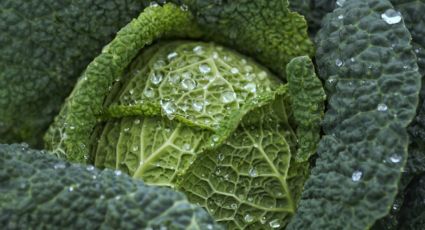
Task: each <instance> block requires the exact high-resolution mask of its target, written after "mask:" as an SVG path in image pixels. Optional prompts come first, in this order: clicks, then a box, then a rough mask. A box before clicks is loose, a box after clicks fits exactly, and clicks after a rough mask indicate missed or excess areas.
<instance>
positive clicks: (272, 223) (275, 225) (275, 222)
mask: <svg viewBox="0 0 425 230" xmlns="http://www.w3.org/2000/svg"><path fill="white" fill-rule="evenodd" d="M269 226H270V227H271V228H279V227H280V223H279V220H278V219H274V220H272V221H270V222H269Z"/></svg>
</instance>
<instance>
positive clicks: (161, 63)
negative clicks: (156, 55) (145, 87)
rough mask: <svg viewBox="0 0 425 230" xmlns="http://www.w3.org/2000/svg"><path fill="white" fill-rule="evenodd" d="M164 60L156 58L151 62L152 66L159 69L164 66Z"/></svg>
mask: <svg viewBox="0 0 425 230" xmlns="http://www.w3.org/2000/svg"><path fill="white" fill-rule="evenodd" d="M165 64H166V63H165V61H164V60H158V61H156V62H155V63H154V64H153V68H154V69H161V68H162V67H164V66H165Z"/></svg>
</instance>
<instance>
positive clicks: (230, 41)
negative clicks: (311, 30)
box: [172, 0, 314, 78]
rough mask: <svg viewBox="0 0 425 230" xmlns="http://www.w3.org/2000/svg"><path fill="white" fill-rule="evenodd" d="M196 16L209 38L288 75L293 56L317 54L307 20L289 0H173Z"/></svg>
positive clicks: (282, 75) (276, 71) (282, 74)
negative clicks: (288, 66) (187, 7)
mask: <svg viewBox="0 0 425 230" xmlns="http://www.w3.org/2000/svg"><path fill="white" fill-rule="evenodd" d="M172 2H178V3H184V4H186V5H188V6H189V9H190V10H191V11H192V12H193V14H194V15H195V16H196V20H197V22H198V24H199V25H200V28H201V29H202V30H203V31H204V32H205V33H206V38H207V39H208V40H213V41H216V42H219V43H222V44H224V45H225V46H228V47H232V48H234V49H236V50H238V51H239V52H241V53H244V54H246V55H247V56H251V57H255V58H256V59H257V60H258V61H259V62H260V63H261V64H263V65H265V66H266V67H268V68H270V70H272V71H274V72H275V73H278V74H280V75H281V77H282V78H284V77H285V76H284V75H285V67H286V64H288V63H289V61H290V60H291V59H292V58H295V57H297V56H301V55H310V56H312V55H313V54H314V47H313V44H312V42H311V41H310V39H309V38H308V35H307V24H306V22H305V20H304V18H303V17H302V16H301V15H299V14H298V13H295V12H291V11H290V10H289V9H288V7H289V4H288V0H272V1H270V0H255V1H250V0H231V1H221V0H220V1H216V0H173V1H172Z"/></svg>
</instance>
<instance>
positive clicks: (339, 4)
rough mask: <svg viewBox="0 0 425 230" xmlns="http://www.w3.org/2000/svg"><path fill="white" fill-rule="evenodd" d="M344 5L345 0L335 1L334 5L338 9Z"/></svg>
mask: <svg viewBox="0 0 425 230" xmlns="http://www.w3.org/2000/svg"><path fill="white" fill-rule="evenodd" d="M344 3H345V0H336V4H337V5H338V6H339V7H342V6H343V5H344Z"/></svg>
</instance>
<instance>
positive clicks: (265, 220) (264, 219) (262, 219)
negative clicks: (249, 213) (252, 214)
mask: <svg viewBox="0 0 425 230" xmlns="http://www.w3.org/2000/svg"><path fill="white" fill-rule="evenodd" d="M266 222H267V218H266V217H265V216H263V217H261V219H260V223H262V224H265V223H266Z"/></svg>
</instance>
